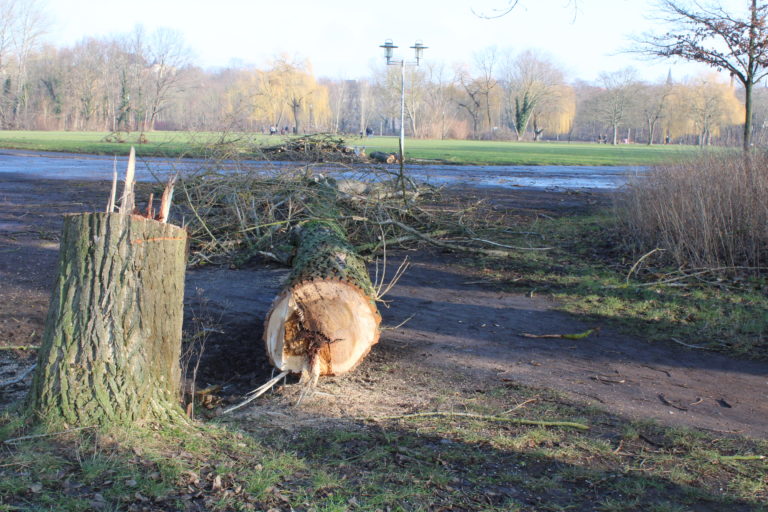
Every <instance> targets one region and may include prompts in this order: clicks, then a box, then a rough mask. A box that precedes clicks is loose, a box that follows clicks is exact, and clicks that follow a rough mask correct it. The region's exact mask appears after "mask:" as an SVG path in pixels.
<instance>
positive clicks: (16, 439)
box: [3, 425, 96, 445]
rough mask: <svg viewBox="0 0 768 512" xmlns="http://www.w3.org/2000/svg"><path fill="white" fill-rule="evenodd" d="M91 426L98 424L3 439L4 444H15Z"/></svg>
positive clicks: (77, 430)
mask: <svg viewBox="0 0 768 512" xmlns="http://www.w3.org/2000/svg"><path fill="white" fill-rule="evenodd" d="M90 428H96V426H95V425H91V426H88V427H77V428H71V429H69V430H62V431H61V432H51V433H49V434H35V435H33V436H22V437H14V438H11V439H6V440H5V441H3V443H4V444H10V445H14V444H19V442H20V441H29V440H30V439H42V438H44V437H54V436H61V435H64V434H69V433H71V432H79V431H81V430H87V429H90Z"/></svg>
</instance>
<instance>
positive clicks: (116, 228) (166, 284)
mask: <svg viewBox="0 0 768 512" xmlns="http://www.w3.org/2000/svg"><path fill="white" fill-rule="evenodd" d="M134 165H135V156H134V152H133V149H131V156H130V157H129V164H128V171H127V173H126V183H125V190H124V192H123V196H122V198H121V201H120V205H119V209H118V211H117V212H116V211H114V210H115V208H116V203H115V197H114V194H115V183H116V176H115V180H114V181H113V187H112V194H111V197H110V199H109V203H108V206H107V209H106V212H102V213H85V214H77V215H68V216H67V217H66V218H65V219H64V228H63V234H62V237H61V248H60V250H59V262H58V268H57V279H56V285H55V288H54V290H53V294H52V297H51V302H50V307H49V310H48V316H47V319H46V324H45V331H44V334H43V342H42V346H41V348H40V351H39V356H38V362H37V372H36V374H35V378H34V382H33V385H32V388H31V390H30V394H29V397H28V405H29V407H30V409H31V411H32V412H33V413H34V414H35V415H36V416H37V418H38V419H40V420H42V421H44V422H48V423H61V422H65V423H67V424H68V425H76V426H87V425H108V424H127V423H135V422H142V421H151V420H156V421H168V420H172V419H178V418H182V417H183V413H182V411H181V408H180V407H179V381H180V379H179V376H180V369H179V354H180V350H181V323H182V308H183V292H184V272H185V266H186V250H185V248H186V240H187V236H186V231H185V230H184V229H182V228H180V227H177V226H173V225H171V224H167V223H166V220H167V218H168V210H169V208H170V204H171V196H172V192H173V183H172V182H170V183H169V184H168V186H167V187H166V189H165V192H164V194H163V200H162V204H161V206H160V210H159V213H156V212H155V211H154V210H153V208H152V200H151V198H150V201H149V205H148V206H147V210H146V212H145V213H139V212H138V211H137V210H135V208H134V192H133V169H134ZM150 197H151V196H150Z"/></svg>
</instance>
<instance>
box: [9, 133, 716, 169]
mask: <svg viewBox="0 0 768 512" xmlns="http://www.w3.org/2000/svg"><path fill="white" fill-rule="evenodd" d="M108 135H109V134H108V133H105V132H31V131H0V147H3V148H9V149H26V150H34V151H62V152H68V153H91V154H100V155H113V154H114V155H125V154H127V153H128V150H129V144H131V143H132V144H136V152H137V154H138V155H139V156H167V157H179V156H204V155H205V154H206V153H207V150H206V147H207V146H208V145H210V144H213V143H216V142H218V141H220V140H221V137H222V136H221V134H216V133H209V132H207V133H202V132H201V133H190V132H160V131H158V132H152V133H149V134H148V138H149V142H148V143H146V144H138V142H137V141H138V135H139V134H138V133H136V134H132V135H131V136H129V137H128V138H127V140H126V142H125V143H115V142H104V138H105V137H106V136H108ZM235 139H237V140H239V141H240V143H242V142H246V143H247V144H248V145H250V147H251V148H252V149H251V151H252V152H253V156H254V158H259V155H258V147H259V146H260V145H269V144H274V143H275V142H278V141H280V140H282V137H279V136H273V137H270V136H267V135H261V134H242V135H237V134H228V135H227V139H226V140H228V141H229V140H235ZM397 141H398V139H397V138H396V137H369V138H364V139H361V138H359V137H350V138H348V143H349V145H351V146H363V147H365V148H366V150H367V151H368V152H369V153H370V152H371V151H396V150H397ZM700 151H701V150H700V149H699V148H698V147H695V146H659V145H656V146H645V145H639V144H638V145H635V144H628V145H619V146H610V145H605V144H589V143H565V142H541V143H530V142H507V141H473V140H418V139H408V140H406V153H407V156H408V158H411V159H413V160H436V161H441V162H445V163H452V164H467V165H593V166H598V165H615V166H620V165H650V164H656V163H661V162H669V161H674V160H677V159H680V158H685V157H690V156H694V155H697V154H699V153H700Z"/></svg>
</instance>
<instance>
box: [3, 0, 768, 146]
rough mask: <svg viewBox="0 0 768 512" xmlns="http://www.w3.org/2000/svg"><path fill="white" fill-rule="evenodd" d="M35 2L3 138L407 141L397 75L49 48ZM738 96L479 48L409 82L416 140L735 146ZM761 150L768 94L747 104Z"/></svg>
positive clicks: (714, 84)
mask: <svg viewBox="0 0 768 512" xmlns="http://www.w3.org/2000/svg"><path fill="white" fill-rule="evenodd" d="M44 31H45V20H44V17H43V16H42V15H41V11H40V10H39V9H37V8H36V3H35V2H34V1H24V2H22V1H21V0H0V128H2V129H40V130H100V131H144V132H147V131H151V130H155V129H162V130H206V131H214V130H222V129H229V130H247V131H258V132H264V133H269V132H270V131H275V132H286V131H287V132H289V133H306V132H332V133H346V134H354V135H359V134H361V133H366V132H368V131H372V132H373V133H374V134H376V135H386V134H394V133H397V132H398V131H399V98H400V90H399V89H400V85H399V72H398V70H396V69H394V68H389V67H386V66H384V65H383V64H382V66H381V67H379V68H377V69H375V70H373V71H372V72H371V75H370V76H369V77H367V78H364V79H358V80H343V79H331V78H323V79H317V78H316V77H315V76H314V73H313V71H312V67H311V64H310V63H309V62H308V61H299V60H296V59H291V58H289V57H287V56H280V57H277V58H275V59H274V60H273V61H272V62H270V63H268V64H266V65H265V66H263V67H261V68H254V67H248V66H231V67H228V68H223V69H216V70H206V69H202V68H201V67H199V66H196V65H195V64H194V61H193V56H192V53H191V51H190V50H189V49H188V48H187V46H186V44H185V42H184V39H183V37H182V36H181V34H180V33H178V32H175V31H172V30H168V29H160V30H157V31H155V32H151V33H148V32H146V31H145V30H144V29H143V28H141V27H137V28H135V29H134V30H133V31H131V32H130V33H127V34H123V35H118V36H114V37H107V38H87V39H83V40H82V41H80V42H79V43H77V44H74V45H72V46H69V47H56V46H52V45H49V44H44V43H43V34H44ZM743 103H744V88H743V87H742V86H741V85H740V83H739V82H738V81H736V82H734V80H733V79H731V80H728V79H727V78H726V79H723V76H722V75H718V74H715V73H712V74H706V75H701V76H697V77H693V78H686V79H684V80H681V79H680V77H673V76H672V75H671V74H670V75H669V76H668V77H666V78H665V79H661V80H656V81H647V80H643V79H640V78H639V77H638V76H637V73H636V72H635V71H633V70H632V69H631V68H627V69H624V70H620V71H614V72H606V73H603V74H602V75H601V76H600V78H599V80H597V81H596V82H594V83H589V82H584V81H573V80H569V79H568V77H567V75H566V72H565V71H564V70H563V68H562V67H561V66H560V65H558V63H557V62H556V59H554V58H552V57H551V56H548V55H545V54H542V53H538V52H536V51H533V50H522V51H512V50H502V49H499V48H496V47H491V48H485V49H482V50H479V51H477V52H476V53H475V56H474V59H473V61H472V62H466V63H454V64H450V65H449V64H446V63H441V62H434V61H429V60H427V61H426V62H424V63H423V64H422V66H421V67H418V68H409V69H408V70H407V77H406V132H407V133H408V135H409V136H411V137H424V138H437V139H445V138H457V139H465V138H471V139H510V140H533V141H537V140H587V141H602V142H605V143H609V144H617V143H621V142H625V141H631V142H638V143H647V144H651V143H665V142H669V143H678V142H679V143H693V144H702V145H705V144H715V143H718V144H734V145H735V144H738V143H739V141H740V140H741V137H742V134H741V132H740V130H741V126H743V124H742V123H743V119H744V107H743ZM753 103H754V115H753V120H754V125H753V134H754V136H755V142H765V139H766V138H767V137H768V89H767V88H766V87H764V86H758V87H756V88H755V89H754V91H753Z"/></svg>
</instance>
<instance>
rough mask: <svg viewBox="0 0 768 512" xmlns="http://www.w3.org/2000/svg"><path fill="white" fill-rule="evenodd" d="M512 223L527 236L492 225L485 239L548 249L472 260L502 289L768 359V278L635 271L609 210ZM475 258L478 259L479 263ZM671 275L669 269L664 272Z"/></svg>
mask: <svg viewBox="0 0 768 512" xmlns="http://www.w3.org/2000/svg"><path fill="white" fill-rule="evenodd" d="M525 222H527V224H526V223H523V224H520V223H518V225H517V227H516V229H517V228H520V230H521V231H525V232H529V233H536V235H535V236H531V235H510V234H509V230H508V229H507V228H506V227H505V228H504V229H494V230H492V232H489V233H485V234H484V236H487V237H493V239H494V240H497V241H503V242H505V243H509V244H510V245H516V246H520V245H526V244H528V245H531V246H535V245H542V238H543V240H544V241H545V242H544V243H545V244H546V245H547V246H552V247H554V249H553V250H550V251H536V252H525V251H521V252H518V253H516V254H514V255H513V256H512V257H511V258H509V259H507V260H504V261H501V260H497V259H494V260H476V264H477V265H479V266H480V267H481V269H482V272H483V273H485V274H486V275H487V276H488V277H490V278H491V279H493V280H495V281H496V282H498V283H500V284H502V285H503V286H504V287H506V288H510V289H515V290H518V291H524V292H526V293H529V294H549V295H551V296H553V297H555V298H556V299H558V301H559V302H560V305H561V306H560V307H561V308H562V309H563V310H565V311H568V312H570V313H574V314H577V315H580V316H582V317H585V318H586V319H587V321H590V322H592V323H594V325H595V326H601V325H606V324H608V325H612V326H616V327H620V328H622V329H623V330H624V331H626V332H628V333H632V334H637V335H641V336H643V337H645V338H647V339H650V340H667V341H668V340H670V339H671V338H675V339H676V340H678V341H682V342H684V343H688V344H691V345H695V346H699V347H702V348H708V349H713V350H718V351H722V352H726V353H729V354H733V355H738V356H746V357H751V358H759V359H766V358H768V316H766V315H765V311H766V310H768V293H766V292H767V291H768V279H766V278H765V277H762V278H760V277H754V276H751V277H746V278H745V277H743V276H738V275H737V276H731V277H725V276H708V278H707V279H705V280H697V279H689V280H679V281H674V282H672V283H666V284H665V283H662V281H665V280H667V279H669V278H670V275H671V276H673V277H674V276H677V275H678V274H675V273H674V272H676V271H677V270H678V269H677V268H676V267H668V268H665V267H646V266H641V267H640V268H639V269H636V270H637V272H636V273H633V275H632V277H631V279H629V281H627V274H628V273H629V271H630V269H631V268H632V266H633V264H634V263H635V261H636V258H637V257H636V256H634V255H633V254H632V252H631V251H630V250H629V249H628V248H627V247H626V244H625V241H624V238H623V236H622V234H621V230H620V226H619V225H618V222H617V220H616V217H615V216H614V214H613V212H612V211H610V210H603V211H597V212H591V213H590V212H585V213H575V214H570V215H567V216H562V217H558V218H553V217H551V216H550V217H549V218H541V217H540V218H537V219H536V220H533V221H525ZM501 224H502V223H500V225H501ZM478 261H479V263H478ZM670 273H671V274H670Z"/></svg>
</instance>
